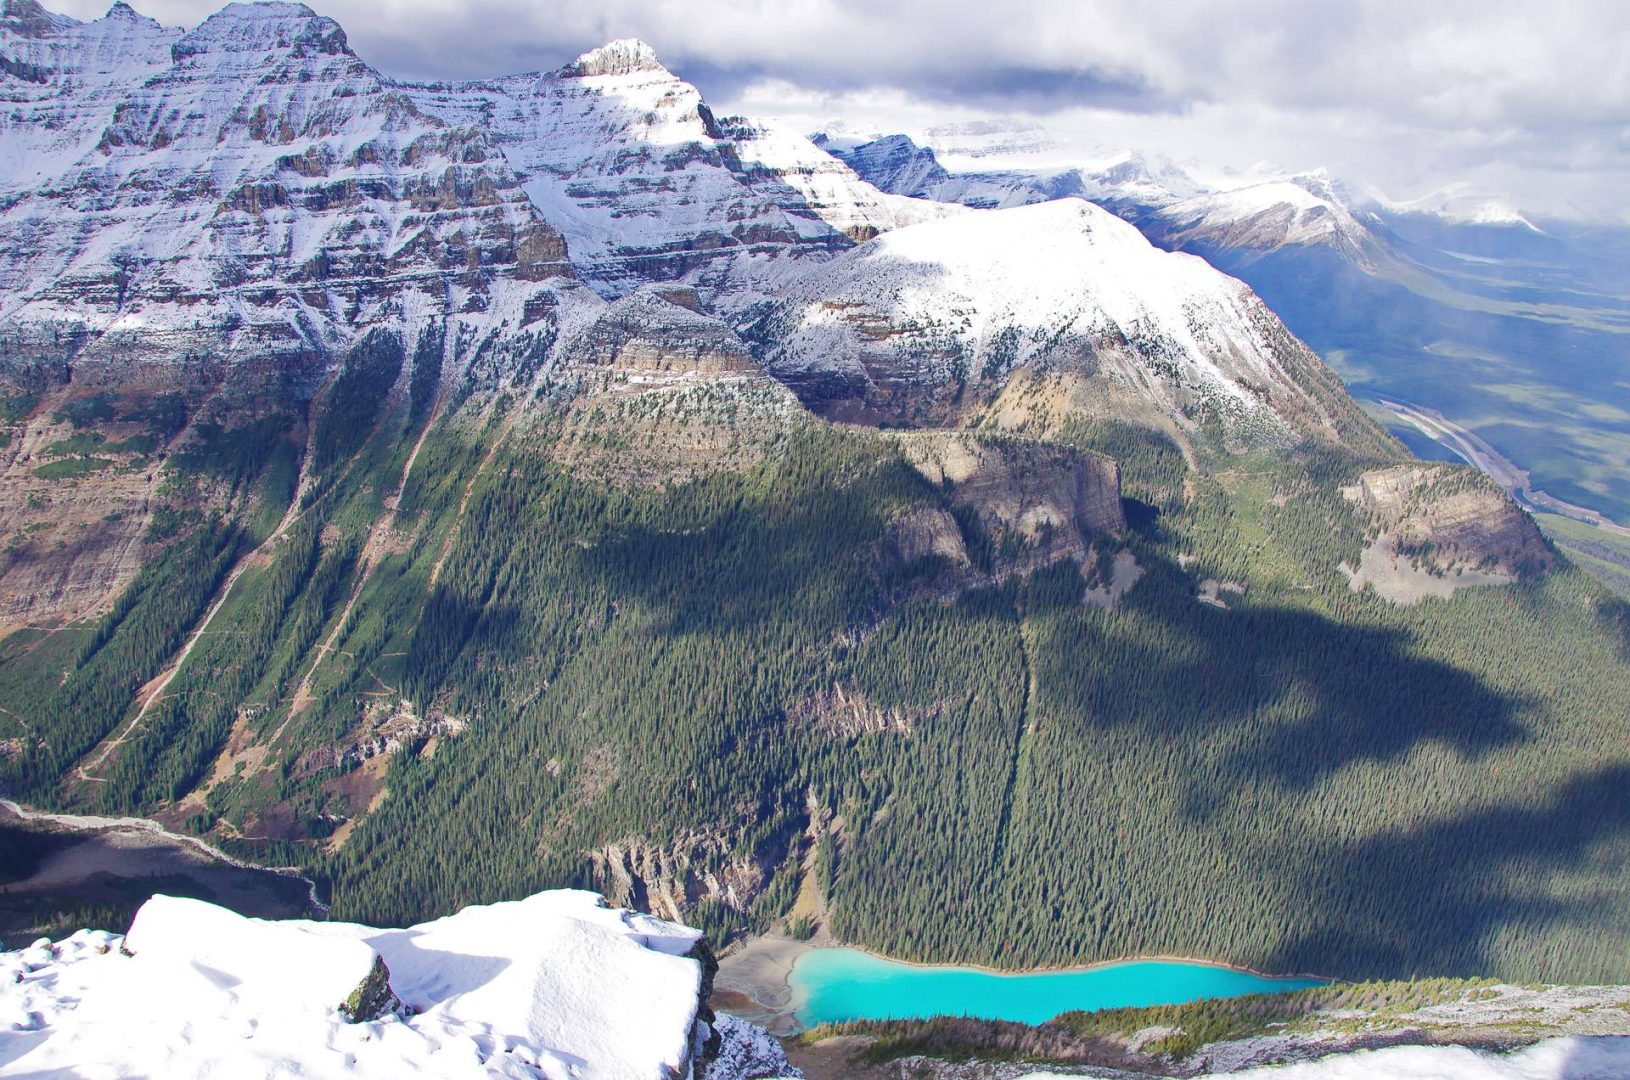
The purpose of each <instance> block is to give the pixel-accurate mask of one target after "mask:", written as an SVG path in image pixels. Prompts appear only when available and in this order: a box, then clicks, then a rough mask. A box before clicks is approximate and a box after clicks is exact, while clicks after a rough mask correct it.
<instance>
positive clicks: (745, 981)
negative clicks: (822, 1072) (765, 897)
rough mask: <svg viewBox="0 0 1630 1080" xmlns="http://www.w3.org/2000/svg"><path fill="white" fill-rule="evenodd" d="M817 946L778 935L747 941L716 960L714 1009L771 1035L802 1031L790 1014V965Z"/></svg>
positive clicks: (796, 1020) (792, 1005)
mask: <svg viewBox="0 0 1630 1080" xmlns="http://www.w3.org/2000/svg"><path fill="white" fill-rule="evenodd" d="M819 947H820V946H818V945H814V944H812V943H811V942H808V941H799V940H798V939H796V938H790V937H785V936H783V935H780V934H772V935H768V936H766V937H756V938H750V939H748V940H747V941H746V942H745V943H743V944H742V945H739V946H737V947H736V948H735V949H734V950H732V951H731V952H730V953H729V954H728V955H726V956H724V957H723V958H722V959H720V961H719V973H718V974H717V975H715V976H714V977H713V1006H714V1008H717V1009H722V1010H723V1011H725V1012H728V1013H730V1014H731V1015H732V1016H739V1017H741V1018H742V1019H743V1020H746V1021H747V1022H749V1023H752V1024H758V1025H760V1026H762V1027H764V1028H766V1029H767V1030H769V1031H770V1032H771V1033H772V1034H775V1035H792V1034H795V1033H797V1032H799V1031H802V1030H803V1025H802V1024H801V1023H799V1022H798V1017H797V1015H796V1014H795V1012H794V1010H795V1009H796V1008H797V1003H796V1002H794V1001H793V999H792V998H793V995H792V981H791V976H792V966H793V965H794V964H796V963H797V962H798V958H799V957H800V956H802V955H804V954H805V953H806V952H809V951H810V950H811V949H815V948H819Z"/></svg>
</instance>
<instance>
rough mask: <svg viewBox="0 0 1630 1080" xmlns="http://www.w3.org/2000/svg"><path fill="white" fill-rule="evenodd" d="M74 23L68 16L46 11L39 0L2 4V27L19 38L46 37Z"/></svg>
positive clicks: (9, 1) (7, 0)
mask: <svg viewBox="0 0 1630 1080" xmlns="http://www.w3.org/2000/svg"><path fill="white" fill-rule="evenodd" d="M73 23H74V20H72V19H70V18H68V17H67V16H66V15H57V14H54V13H52V12H49V11H47V10H45V8H43V7H41V6H40V5H39V3H38V2H37V0H4V4H0V27H4V28H5V29H6V30H9V31H10V32H11V33H13V34H16V35H17V36H18V37H25V38H38V37H46V36H48V35H50V34H52V33H55V32H56V31H57V30H59V29H61V28H62V27H63V26H65V25H68V26H71V25H73Z"/></svg>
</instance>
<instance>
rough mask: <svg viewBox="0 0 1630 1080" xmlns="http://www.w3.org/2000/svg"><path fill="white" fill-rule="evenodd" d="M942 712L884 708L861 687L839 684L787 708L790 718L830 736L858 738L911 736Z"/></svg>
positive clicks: (925, 709) (936, 707) (930, 709)
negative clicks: (888, 733) (920, 725)
mask: <svg viewBox="0 0 1630 1080" xmlns="http://www.w3.org/2000/svg"><path fill="white" fill-rule="evenodd" d="M942 711H943V710H942V709H941V708H940V707H938V706H933V707H929V708H916V709H903V708H884V707H882V706H881V705H878V704H877V703H876V702H875V701H873V700H871V698H869V697H867V696H866V694H865V693H864V692H862V691H861V690H858V689H856V688H854V687H849V686H843V685H842V684H839V685H836V686H833V687H832V688H831V689H829V690H825V691H822V692H821V693H818V694H812V695H810V696H809V697H807V698H804V699H802V700H800V701H798V702H796V703H794V704H793V705H791V706H790V707H788V709H787V721H788V722H789V723H792V724H795V725H798V726H801V727H808V728H812V729H814V730H815V731H818V732H820V733H821V734H822V735H825V736H827V737H828V738H832V739H855V738H859V737H860V736H862V735H875V734H879V733H883V732H892V733H894V734H896V735H910V734H911V733H912V731H913V730H914V729H915V728H916V727H917V726H918V725H919V724H923V723H927V722H929V721H931V720H933V719H934V717H936V716H938V715H939V714H940V713H941V712H942Z"/></svg>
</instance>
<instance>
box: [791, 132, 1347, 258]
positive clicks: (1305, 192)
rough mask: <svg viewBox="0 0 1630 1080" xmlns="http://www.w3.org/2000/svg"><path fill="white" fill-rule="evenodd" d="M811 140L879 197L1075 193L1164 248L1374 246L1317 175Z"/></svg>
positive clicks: (903, 141)
mask: <svg viewBox="0 0 1630 1080" xmlns="http://www.w3.org/2000/svg"><path fill="white" fill-rule="evenodd" d="M814 141H815V143H816V145H818V146H821V147H822V148H823V149H825V150H826V151H827V152H828V153H830V154H832V155H833V156H835V157H838V158H840V159H842V160H843V161H844V162H845V163H847V164H848V165H849V166H850V167H852V168H853V169H854V170H855V171H856V172H857V173H859V174H860V175H861V176H863V177H865V178H866V179H867V180H870V181H871V182H872V183H874V184H876V185H877V186H878V187H880V188H882V189H883V190H885V191H892V192H895V193H897V194H901V195H911V196H914V197H917V198H923V199H933V200H936V201H940V202H951V203H959V204H961V205H964V206H973V207H1008V206H1023V205H1027V204H1029V203H1035V202H1045V201H1048V200H1051V199H1062V198H1069V197H1071V196H1076V197H1079V198H1083V199H1087V200H1089V201H1091V202H1095V203H1098V204H1100V205H1102V206H1106V207H1109V208H1110V209H1112V210H1114V211H1115V212H1116V213H1118V214H1120V215H1121V216H1123V217H1125V218H1127V219H1128V220H1130V221H1133V222H1134V223H1136V224H1137V225H1138V226H1139V227H1141V228H1143V229H1144V231H1145V232H1146V233H1148V234H1149V236H1150V237H1151V238H1152V239H1154V240H1155V241H1156V242H1157V243H1160V244H1162V245H1163V246H1167V247H1175V248H1185V247H1188V246H1190V245H1195V244H1212V245H1216V246H1220V247H1228V248H1239V249H1245V250H1250V251H1256V252H1265V251H1273V250H1276V249H1278V248H1282V247H1287V246H1325V247H1331V248H1336V249H1338V250H1341V251H1343V252H1344V253H1348V254H1351V255H1355V256H1356V255H1359V254H1360V253H1363V252H1368V251H1373V250H1374V249H1375V248H1376V246H1377V241H1376V239H1375V238H1374V236H1373V235H1372V226H1371V224H1370V223H1369V222H1367V221H1366V220H1365V219H1364V217H1363V215H1362V211H1360V210H1357V209H1355V208H1354V205H1353V203H1352V201H1351V200H1350V199H1349V198H1347V197H1346V195H1345V194H1344V193H1343V192H1342V191H1341V190H1340V189H1339V186H1338V185H1337V184H1336V183H1335V182H1334V181H1333V180H1332V179H1331V177H1330V176H1329V174H1328V173H1326V172H1324V171H1323V170H1315V171H1313V172H1309V173H1300V174H1296V175H1291V176H1276V177H1268V178H1252V179H1240V180H1236V181H1233V182H1221V183H1217V184H1215V185H1208V184H1206V183H1203V182H1201V181H1199V180H1197V179H1196V178H1195V177H1194V176H1192V175H1190V173H1188V172H1187V171H1186V170H1184V169H1183V168H1181V167H1180V166H1178V165H1177V164H1176V163H1174V162H1172V161H1169V160H1165V159H1163V158H1159V157H1153V158H1151V157H1149V156H1147V155H1144V154H1139V153H1135V152H1132V151H1124V152H1120V153H1116V154H1111V155H1108V156H1105V157H1102V158H1099V159H1097V160H1093V161H1088V162H1083V163H1082V164H1081V165H1078V166H1074V167H1070V168H1049V169H1035V168H1024V167H1013V168H1009V169H998V170H989V169H988V168H987V166H988V165H989V164H991V162H989V161H977V162H976V164H977V165H978V166H979V167H977V168H972V169H968V170H965V171H961V170H955V171H954V170H948V169H947V168H945V167H944V166H943V165H942V164H941V163H940V160H939V157H938V156H937V155H936V153H935V151H934V150H933V149H932V148H930V147H928V146H919V145H918V144H917V143H916V142H914V141H913V140H912V139H911V138H910V137H909V136H906V135H887V136H882V137H879V138H875V139H870V140H855V139H853V138H834V137H831V136H827V135H825V134H821V135H817V136H815V137H814ZM992 156H994V155H992Z"/></svg>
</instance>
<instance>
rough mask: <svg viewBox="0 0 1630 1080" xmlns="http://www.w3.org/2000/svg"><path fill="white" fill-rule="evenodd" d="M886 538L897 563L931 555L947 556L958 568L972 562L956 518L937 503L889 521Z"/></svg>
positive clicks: (968, 565)
mask: <svg viewBox="0 0 1630 1080" xmlns="http://www.w3.org/2000/svg"><path fill="white" fill-rule="evenodd" d="M885 542H886V543H887V545H888V553H889V555H890V556H891V558H892V561H893V563H894V565H897V566H909V565H911V564H912V563H915V562H919V561H921V560H923V559H928V558H940V559H944V560H945V561H946V562H947V563H949V564H950V565H951V567H952V568H953V569H955V570H959V571H966V570H968V569H970V567H971V566H972V562H971V560H970V559H969V558H968V546H967V544H966V543H964V542H963V539H962V529H961V528H960V527H959V526H958V525H957V521H956V518H954V517H952V516H951V514H950V512H949V511H947V510H942V509H940V508H939V507H937V506H925V507H919V508H917V509H914V510H910V511H907V512H906V513H904V514H901V515H900V516H899V517H897V518H895V519H894V520H893V521H891V522H889V527H888V532H887V534H886V535H885Z"/></svg>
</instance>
